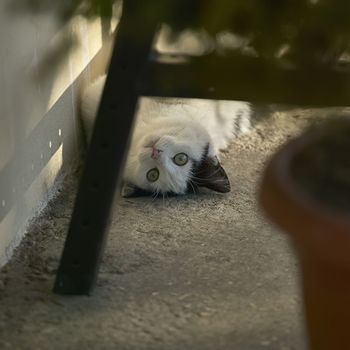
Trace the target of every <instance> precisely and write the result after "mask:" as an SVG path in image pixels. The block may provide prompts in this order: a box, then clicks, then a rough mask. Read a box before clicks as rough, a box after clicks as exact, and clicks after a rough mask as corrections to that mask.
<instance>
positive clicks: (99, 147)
mask: <svg viewBox="0 0 350 350" xmlns="http://www.w3.org/2000/svg"><path fill="white" fill-rule="evenodd" d="M144 8H145V4H144V3H143V0H128V1H125V2H124V6H123V15H122V19H121V21H120V24H119V28H118V33H117V35H116V38H115V43H114V51H113V54H112V58H111V62H110V67H109V71H108V77H107V81H106V85H105V88H104V92H103V95H102V99H101V103H100V107H99V111H98V115H97V119H96V123H95V127H94V132H93V136H92V140H91V145H90V148H89V153H88V157H87V162H86V165H85V170H84V173H83V176H82V178H81V182H80V187H79V191H78V196H77V199H76V203H75V208H74V211H73V216H72V219H71V223H70V228H69V232H68V236H67V239H66V242H65V247H64V251H63V254H62V258H61V262H60V266H59V269H58V272H57V277H56V282H55V286H54V292H55V293H59V294H89V293H90V292H91V289H92V287H93V285H94V283H95V280H96V277H97V272H98V267H99V264H100V260H101V256H102V252H103V246H104V242H105V239H106V236H107V230H108V226H109V225H108V224H109V217H110V213H111V207H112V204H113V199H114V194H115V190H116V188H117V186H118V183H119V180H120V177H121V174H122V171H123V165H124V159H125V155H126V153H127V149H128V144H129V138H130V134H131V132H132V127H133V121H134V115H135V111H136V106H137V100H138V97H139V96H138V93H137V89H136V85H137V81H138V77H139V76H140V72H141V70H142V69H143V67H144V65H145V63H146V61H147V60H148V57H149V54H150V50H151V48H152V42H153V37H154V33H155V31H156V26H157V23H156V20H155V16H154V15H152V16H145V14H144V13H143V11H142V9H144Z"/></svg>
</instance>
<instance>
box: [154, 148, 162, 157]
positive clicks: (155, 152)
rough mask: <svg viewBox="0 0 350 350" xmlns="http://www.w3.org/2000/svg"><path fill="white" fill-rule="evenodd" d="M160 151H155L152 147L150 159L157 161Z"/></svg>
mask: <svg viewBox="0 0 350 350" xmlns="http://www.w3.org/2000/svg"><path fill="white" fill-rule="evenodd" d="M161 152H162V151H161V150H160V149H157V148H155V147H152V154H151V158H152V159H158V158H159V155H160V153H161Z"/></svg>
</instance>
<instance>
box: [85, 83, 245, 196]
mask: <svg viewBox="0 0 350 350" xmlns="http://www.w3.org/2000/svg"><path fill="white" fill-rule="evenodd" d="M104 83H105V76H101V77H99V78H98V79H97V80H96V81H95V82H93V83H92V84H90V85H89V86H88V87H87V88H86V89H85V91H84V93H83V95H82V105H81V109H82V118H83V122H84V127H85V130H86V133H87V136H88V138H90V136H91V135H90V134H91V131H92V129H93V123H94V120H95V115H96V111H97V107H98V103H99V101H100V98H101V94H102V89H103V86H104ZM250 114H251V109H250V105H249V104H248V103H244V102H236V101H211V100H199V99H164V98H141V99H140V101H139V108H138V115H137V120H136V125H135V130H134V134H133V137H132V142H131V146H130V150H129V154H128V158H127V163H126V167H125V171H124V180H125V181H126V182H128V183H131V184H133V185H135V186H137V187H139V188H141V189H143V190H147V191H150V192H154V193H166V192H173V193H177V194H183V193H185V192H186V189H187V186H188V183H189V180H190V179H191V176H192V175H193V174H192V171H193V169H192V168H193V165H194V164H195V163H196V164H198V163H199V162H200V161H201V158H202V157H203V153H204V150H205V149H206V147H207V156H208V157H215V156H217V155H218V153H219V151H220V150H223V149H225V148H226V147H227V146H228V144H229V142H230V141H231V140H232V138H233V137H234V136H235V135H237V134H238V133H242V132H246V131H248V130H249V129H250V127H251V125H250ZM118 117H119V118H123V116H122V115H120V116H118ZM152 147H153V148H154V147H155V148H157V149H159V150H161V153H160V154H159V157H158V158H157V159H153V158H152V157H151V154H152ZM178 153H185V154H187V155H188V157H189V159H190V160H189V161H188V163H187V164H186V165H184V166H178V165H176V164H175V163H174V161H173V157H174V156H175V155H176V154H178ZM152 168H157V169H158V170H159V179H158V180H157V181H155V182H152V183H151V182H149V181H148V180H147V177H146V174H147V172H148V171H149V170H150V169H152ZM194 181H195V179H194Z"/></svg>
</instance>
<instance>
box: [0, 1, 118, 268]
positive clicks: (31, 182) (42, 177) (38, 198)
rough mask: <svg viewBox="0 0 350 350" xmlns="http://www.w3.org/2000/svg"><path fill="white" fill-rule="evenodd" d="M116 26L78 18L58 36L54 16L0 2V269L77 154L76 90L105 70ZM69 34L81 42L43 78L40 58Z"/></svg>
mask: <svg viewBox="0 0 350 350" xmlns="http://www.w3.org/2000/svg"><path fill="white" fill-rule="evenodd" d="M115 24H116V22H115V23H114V24H112V26H111V24H110V23H108V24H101V21H100V19H95V20H89V21H87V20H85V19H82V18H75V19H74V20H73V21H72V22H71V23H70V24H69V25H68V26H66V27H64V28H61V29H60V30H59V31H57V23H55V21H54V16H53V15H52V14H51V15H50V14H48V15H45V16H43V15H40V16H32V15H26V16H22V15H21V16H19V15H18V16H16V15H15V16H14V15H10V14H9V13H8V12H7V11H6V8H5V5H4V4H2V5H1V4H0V42H1V45H2V50H1V51H0V82H1V85H2V86H3V88H2V89H1V93H0V266H1V265H2V264H3V263H5V262H6V260H8V258H9V257H10V255H11V253H12V250H13V248H14V247H15V245H17V243H18V242H19V241H20V239H21V237H22V236H23V234H24V232H25V227H26V224H27V222H28V219H30V218H32V217H33V215H35V213H36V212H37V210H38V208H40V207H41V206H43V205H44V204H45V202H46V201H47V200H48V198H49V196H50V195H51V194H52V188H53V187H52V186H53V185H54V184H55V181H56V180H57V177H60V176H61V174H64V173H66V172H67V171H69V169H71V168H72V166H73V165H74V162H75V161H76V160H77V158H78V156H79V154H80V150H81V132H80V127H79V122H78V118H77V115H78V113H77V112H78V111H77V106H76V103H77V97H78V95H79V87H80V85H81V84H82V83H84V81H88V80H90V79H91V78H92V77H93V76H94V75H97V74H99V73H100V72H102V71H103V69H104V67H105V65H106V60H107V58H108V56H109V55H108V52H109V46H110V45H108V43H109V42H110V41H111V40H110V37H111V32H112V29H114V28H113V26H115ZM67 35H68V36H71V37H75V38H77V39H78V44H77V45H75V46H74V47H73V48H72V50H71V51H70V52H67V54H66V55H65V56H64V58H63V60H62V61H61V62H60V64H59V65H55V66H52V67H50V69H49V70H47V71H46V72H47V74H46V75H45V76H44V77H41V78H40V79H38V77H39V76H40V74H39V70H38V67H40V60H41V59H42V57H44V55H45V54H46V53H47V52H48V51H49V50H50V48H52V47H54V45H55V43H56V42H59V40H61V39H60V37H62V36H67ZM105 44H106V45H105ZM102 47H104V48H103V50H101V48H102ZM97 53H98V54H97ZM96 55H97V56H96ZM95 56H96V57H95ZM94 57H95V58H94ZM93 58H94V61H96V62H94V63H93V66H94V71H91V69H90V63H91V61H92V59H93Z"/></svg>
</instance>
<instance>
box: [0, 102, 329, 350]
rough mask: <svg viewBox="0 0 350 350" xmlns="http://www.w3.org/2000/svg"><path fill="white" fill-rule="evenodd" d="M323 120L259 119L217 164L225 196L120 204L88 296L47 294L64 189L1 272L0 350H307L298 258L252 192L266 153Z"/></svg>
mask: <svg viewBox="0 0 350 350" xmlns="http://www.w3.org/2000/svg"><path fill="white" fill-rule="evenodd" d="M326 112H327V113H328V112H329V110H326V111H324V110H316V109H307V110H302V109H286V108H285V109H283V108H279V110H278V112H271V111H269V110H265V111H263V110H261V111H259V110H258V115H259V113H260V114H261V115H268V116H269V118H261V119H262V120H261V121H260V122H259V123H258V124H257V126H256V128H255V129H254V130H253V131H252V132H250V133H249V134H246V135H244V136H242V137H240V138H238V139H237V140H236V141H235V142H234V143H233V144H232V146H231V147H230V149H229V150H228V151H227V152H225V153H224V154H223V155H222V163H223V165H224V167H225V168H226V170H227V173H228V174H229V177H230V178H231V181H232V192H231V193H229V194H227V195H217V194H204V195H199V196H198V195H197V196H195V195H191V196H184V197H173V198H165V199H156V200H153V201H152V199H150V198H135V199H122V198H120V199H118V201H117V204H116V205H115V209H114V218H113V223H112V227H111V232H110V234H109V237H108V242H107V248H106V252H105V254H104V259H103V263H102V266H101V272H100V275H99V280H98V283H97V286H96V289H95V290H94V293H93V295H92V296H90V297H88V296H82V297H72V296H70V297H69V296H59V295H54V294H53V293H52V292H51V288H52V285H53V281H54V278H55V272H56V269H57V265H58V260H59V257H60V253H61V250H62V247H63V243H64V238H65V234H66V231H67V228H68V224H69V218H70V214H71V210H72V207H73V200H74V195H75V189H76V183H77V180H76V177H77V176H72V178H71V179H67V181H66V183H65V185H64V187H63V188H62V189H61V191H60V193H59V195H58V196H57V198H56V199H55V200H54V201H52V202H51V203H50V204H49V206H48V207H47V209H46V210H45V212H44V213H43V215H41V216H40V217H39V218H38V219H36V220H35V221H34V222H33V223H32V225H31V228H30V230H29V232H28V234H27V236H26V238H25V239H24V241H23V243H22V244H21V246H20V248H19V249H17V251H16V252H15V255H14V257H13V259H12V260H11V261H10V262H9V263H8V264H7V265H6V266H5V267H4V268H3V269H2V271H1V272H0V309H1V312H0V349H36V350H40V349H65V350H69V349H135V350H136V349H157V350H158V349H159V350H160V349H169V350H170V349H174V350H175V349H176V350H184V349H191V350H192V349H193V350H196V349H198V350H205V349H215V350H220V349H243V350H255V349H276V350H277V349H279V350H287V349H288V350H292V349H295V350H302V349H305V334H304V330H303V320H302V305H301V298H300V295H299V285H298V283H299V276H298V266H297V263H296V259H295V257H294V255H293V251H292V250H291V248H290V246H289V244H288V240H287V237H286V236H285V235H283V234H281V233H280V232H278V230H277V229H276V228H274V227H273V226H272V225H270V223H268V222H267V220H266V219H265V218H264V217H263V215H262V213H261V212H260V211H259V208H258V205H257V200H256V193H257V188H258V185H259V176H260V175H261V172H262V169H263V166H264V163H265V162H266V159H267V158H268V156H269V155H270V154H271V152H273V150H275V149H276V147H278V146H279V145H280V144H281V143H282V142H283V141H285V140H286V139H287V138H289V137H291V136H293V135H296V134H297V133H298V132H299V131H300V130H301V129H302V128H304V127H305V126H306V125H307V124H308V123H309V122H310V120H314V117H315V116H316V117H317V118H319V117H320V116H321V115H326V114H327V113H326ZM317 120H318V119H317ZM82 249H83V247H82Z"/></svg>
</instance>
